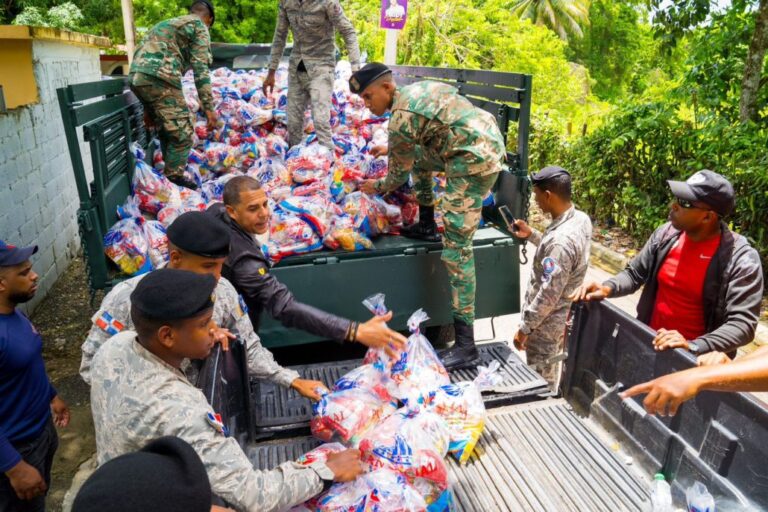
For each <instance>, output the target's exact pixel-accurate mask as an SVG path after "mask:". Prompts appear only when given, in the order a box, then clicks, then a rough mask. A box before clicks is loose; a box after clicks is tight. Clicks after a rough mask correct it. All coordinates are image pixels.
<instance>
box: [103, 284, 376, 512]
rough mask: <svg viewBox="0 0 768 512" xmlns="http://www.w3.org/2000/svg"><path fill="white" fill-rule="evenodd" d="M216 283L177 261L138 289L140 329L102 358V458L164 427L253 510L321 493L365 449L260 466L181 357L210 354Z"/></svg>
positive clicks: (355, 464) (232, 498) (230, 498)
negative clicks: (178, 267) (315, 460)
mask: <svg viewBox="0 0 768 512" xmlns="http://www.w3.org/2000/svg"><path fill="white" fill-rule="evenodd" d="M216 287H217V283H216V278H215V277H214V276H212V275H210V274H196V273H194V272H187V271H184V270H176V269H160V270H156V271H154V272H151V273H150V274H148V275H147V277H145V278H144V279H142V280H141V281H140V282H139V284H138V285H137V286H136V289H135V290H134V291H133V293H132V294H131V297H130V299H131V303H132V307H131V317H132V319H133V323H134V325H135V326H136V332H133V331H123V332H121V333H119V334H117V335H116V336H114V337H113V338H111V339H110V340H109V341H108V342H107V343H105V344H104V346H102V347H101V349H100V350H99V351H98V353H97V354H96V357H94V359H93V366H92V370H91V375H92V380H93V385H92V386H91V408H92V411H93V420H94V426H95V430H96V456H97V462H98V464H99V465H102V464H104V463H106V462H107V461H110V460H112V459H114V458H115V457H118V456H120V455H123V454H125V453H129V452H133V451H136V450H139V449H140V448H142V447H144V446H145V445H146V444H147V443H148V442H149V441H151V440H153V439H156V438H158V437H163V436H175V437H179V438H181V439H182V440H184V441H186V442H187V443H189V444H190V445H191V446H192V448H194V450H195V451H196V452H197V454H198V455H199V456H200V458H201V459H202V461H203V464H204V466H205V470H206V472H207V474H208V479H209V481H210V483H211V489H212V491H213V493H214V494H216V495H217V496H218V497H220V498H222V499H223V500H225V501H226V502H228V503H229V504H230V505H231V506H233V507H235V508H237V509H238V510H242V511H249V512H273V511H275V512H276V511H280V510H287V509H288V508H290V507H291V506H293V505H296V504H299V503H302V502H304V501H305V500H307V499H309V498H311V497H313V496H315V495H317V494H318V493H320V492H321V491H322V490H323V488H324V485H325V482H330V481H334V480H335V481H348V480H352V479H354V478H355V477H357V475H359V474H360V473H361V472H362V464H361V462H360V453H359V451H358V450H347V451H345V452H341V453H340V454H334V455H333V456H332V457H331V458H329V459H328V461H327V462H326V463H320V464H318V463H314V464H312V465H310V466H302V465H299V464H297V463H294V462H286V463H284V464H281V465H280V466H278V467H277V468H275V469H273V470H270V471H258V470H255V469H254V468H253V465H252V464H251V462H250V460H248V457H247V456H246V455H245V453H243V451H242V449H241V448H240V446H239V445H238V443H237V441H236V440H235V438H234V437H229V435H228V434H229V433H228V431H227V429H226V428H225V425H224V423H223V422H222V420H221V419H219V417H217V416H218V415H217V412H218V411H214V410H213V409H212V407H211V405H209V403H208V401H207V400H206V398H205V396H204V395H203V393H202V392H201V391H200V390H199V389H197V388H195V387H194V386H193V385H192V384H190V382H189V381H188V380H187V379H186V377H185V376H184V374H183V373H182V372H181V371H180V369H179V367H180V364H181V361H183V360H185V359H203V358H205V357H207V356H208V354H210V351H211V349H212V347H213V344H214V339H213V337H212V336H211V334H210V331H211V329H212V328H213V327H214V323H213V307H214V304H213V302H212V299H214V298H215V295H214V294H213V292H214V289H215V288H216Z"/></svg>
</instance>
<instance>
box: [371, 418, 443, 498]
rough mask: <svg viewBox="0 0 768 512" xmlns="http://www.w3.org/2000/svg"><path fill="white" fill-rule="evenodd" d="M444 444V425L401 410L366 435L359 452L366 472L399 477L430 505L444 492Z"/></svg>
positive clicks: (437, 419) (439, 419) (441, 420)
mask: <svg viewBox="0 0 768 512" xmlns="http://www.w3.org/2000/svg"><path fill="white" fill-rule="evenodd" d="M448 442H449V432H448V425H447V424H446V422H445V420H443V419H442V418H441V417H440V416H438V415H436V414H433V413H430V412H424V411H418V410H412V409H407V408H404V409H400V410H398V411H397V412H396V413H394V414H393V415H391V416H390V417H389V418H387V419H386V420H384V421H383V422H381V423H380V424H378V425H377V426H376V428H375V429H372V430H370V431H368V433H367V434H365V435H364V436H363V438H362V439H361V441H360V446H359V448H360V452H361V456H362V460H363V463H364V464H366V465H367V467H368V468H369V470H370V471H376V470H378V469H391V470H394V471H397V472H399V473H401V474H402V475H403V476H405V477H406V479H407V480H408V482H409V483H411V484H412V485H413V486H414V487H415V488H416V489H417V490H418V491H419V493H420V494H421V495H422V496H423V497H424V499H425V501H426V502H427V504H430V503H434V502H436V501H438V500H439V499H440V497H441V496H442V495H443V493H444V492H446V491H447V490H448V486H449V484H448V467H447V466H446V464H445V461H444V457H445V453H446V451H447V449H448Z"/></svg>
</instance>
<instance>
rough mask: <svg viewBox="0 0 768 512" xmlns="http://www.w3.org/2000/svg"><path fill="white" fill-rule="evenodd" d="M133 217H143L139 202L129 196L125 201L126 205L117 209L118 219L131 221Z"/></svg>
mask: <svg viewBox="0 0 768 512" xmlns="http://www.w3.org/2000/svg"><path fill="white" fill-rule="evenodd" d="M131 217H141V211H140V210H139V202H138V201H137V200H136V198H135V197H134V196H128V199H126V200H125V203H123V204H122V205H120V206H118V207H117V218H118V219H120V220H123V219H130V218H131Z"/></svg>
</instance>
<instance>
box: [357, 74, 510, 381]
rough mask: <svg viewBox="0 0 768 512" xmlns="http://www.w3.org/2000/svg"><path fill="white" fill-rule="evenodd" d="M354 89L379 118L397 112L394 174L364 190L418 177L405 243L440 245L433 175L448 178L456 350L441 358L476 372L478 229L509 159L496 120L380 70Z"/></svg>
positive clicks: (430, 85) (439, 89)
mask: <svg viewBox="0 0 768 512" xmlns="http://www.w3.org/2000/svg"><path fill="white" fill-rule="evenodd" d="M349 83H350V89H351V90H352V92H354V93H357V94H359V95H360V96H361V97H362V98H363V99H364V100H365V103H366V106H367V107H368V108H369V109H370V110H371V112H373V113H374V114H375V115H382V114H384V113H385V112H386V111H391V112H392V117H391V118H390V120H389V148H388V154H389V173H388V174H387V176H386V178H383V179H380V180H377V181H373V180H368V181H366V182H364V183H363V184H362V186H361V189H362V190H363V191H364V192H366V193H368V194H372V193H386V192H390V191H392V190H395V189H396V188H398V187H399V186H400V185H402V184H403V183H404V182H405V181H406V180H407V179H408V175H409V174H410V173H413V179H414V181H415V185H416V194H417V198H418V200H419V222H418V223H417V224H416V225H414V226H411V227H406V228H404V229H403V231H402V232H403V234H404V235H405V236H410V237H412V238H420V239H425V240H431V241H438V240H439V235H438V234H437V225H436V224H435V218H434V204H435V198H434V194H433V192H432V173H433V172H435V171H445V175H446V190H445V196H444V197H443V199H442V202H441V204H440V208H441V210H442V213H443V222H444V224H445V237H444V240H443V252H442V260H443V262H444V263H445V266H446V268H447V270H448V276H449V280H450V285H451V292H452V297H451V304H452V309H453V318H454V327H455V329H456V343H455V346H454V347H453V348H451V349H449V350H448V351H446V352H444V353H443V354H441V358H442V361H443V364H444V365H445V366H446V368H456V367H459V366H465V365H471V364H473V363H475V362H476V361H477V360H478V357H479V355H478V352H477V348H476V347H475V342H474V329H473V324H474V320H475V259H474V254H473V249H472V237H473V236H474V234H475V231H476V230H477V227H478V225H479V224H480V216H481V209H482V203H483V198H484V197H485V196H486V195H487V194H488V192H489V191H490V190H491V187H492V186H493V184H494V183H495V182H496V178H497V177H498V174H499V171H501V168H502V164H503V161H504V156H505V149H504V139H503V137H502V136H501V132H500V131H499V127H498V125H497V124H496V120H495V119H494V118H493V116H492V115H491V114H489V113H488V112H486V111H484V110H481V109H479V108H476V107H475V106H474V105H472V103H470V102H469V100H467V99H466V98H464V97H463V96H461V95H459V91H458V90H457V89H456V88H454V87H451V86H449V85H446V84H443V83H439V82H432V81H423V82H417V83H415V84H412V85H408V86H405V87H401V88H398V87H396V85H395V83H394V81H393V79H392V72H391V71H390V70H389V68H387V67H386V66H384V65H383V64H376V63H372V64H368V65H366V66H365V67H364V68H363V69H361V70H360V71H359V72H357V73H355V74H354V75H352V78H351V79H350V80H349Z"/></svg>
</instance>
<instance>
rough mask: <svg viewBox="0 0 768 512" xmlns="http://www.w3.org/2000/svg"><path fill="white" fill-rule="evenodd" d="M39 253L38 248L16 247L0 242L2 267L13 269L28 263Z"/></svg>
mask: <svg viewBox="0 0 768 512" xmlns="http://www.w3.org/2000/svg"><path fill="white" fill-rule="evenodd" d="M36 252H37V246H36V245H33V246H30V247H16V246H15V245H10V244H7V243H5V242H4V241H3V240H0V267H12V266H14V265H18V264H20V263H24V262H25V261H27V260H28V259H29V258H30V256H32V255H33V254H35V253H36Z"/></svg>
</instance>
